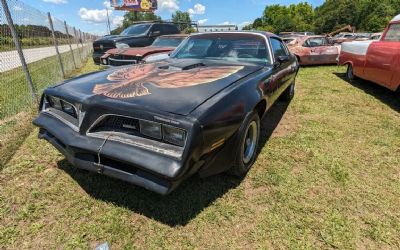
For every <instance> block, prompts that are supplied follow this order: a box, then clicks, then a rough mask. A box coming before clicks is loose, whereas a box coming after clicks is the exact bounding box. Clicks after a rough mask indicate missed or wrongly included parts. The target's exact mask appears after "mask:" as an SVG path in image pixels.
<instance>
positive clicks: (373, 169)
mask: <svg viewBox="0 0 400 250" xmlns="http://www.w3.org/2000/svg"><path fill="white" fill-rule="evenodd" d="M344 71H345V69H344V68H342V67H340V68H338V67H336V66H324V67H307V68H302V69H301V70H300V72H299V76H298V79H297V95H296V97H295V98H294V100H293V101H292V102H291V103H290V104H287V103H284V102H279V103H277V104H276V105H275V106H274V107H273V108H272V109H271V111H269V112H268V114H267V116H266V117H265V118H264V119H263V121H262V124H263V128H262V137H261V144H262V145H261V150H260V154H259V156H258V159H257V161H256V163H255V165H254V167H253V168H252V170H251V171H250V172H249V174H248V175H247V176H246V177H245V178H243V179H237V178H233V177H230V176H227V175H218V176H215V177H210V178H207V179H199V178H197V177H194V178H192V179H191V180H189V181H187V182H185V183H184V184H183V185H182V186H181V187H179V189H178V190H176V191H175V192H174V193H172V194H171V195H169V196H166V197H161V196H159V195H157V194H154V193H151V192H149V191H146V190H144V189H142V188H139V187H134V186H132V185H129V184H126V183H123V182H121V181H117V180H113V179H111V178H108V177H104V176H100V175H97V174H92V173H87V172H84V171H80V170H77V169H75V168H74V167H72V166H71V165H70V164H69V163H68V162H66V161H65V159H64V157H62V156H61V155H60V154H59V153H58V152H57V151H56V150H55V149H54V148H53V147H52V146H50V145H49V144H48V143H46V142H44V141H39V140H38V139H37V138H36V135H37V130H35V131H34V132H33V133H32V134H31V135H30V136H29V137H28V139H27V140H25V142H24V143H23V145H22V146H21V147H20V148H19V150H18V151H17V153H16V154H15V155H14V157H13V158H12V159H11V161H10V162H9V163H8V164H7V166H6V167H5V168H4V169H3V170H2V171H1V172H0V190H1V192H0V246H3V247H5V248H10V249H12V248H14V249H21V248H69V249H75V248H93V247H95V246H96V245H98V244H100V243H103V242H108V243H109V245H110V246H111V248H112V249H130V248H141V249H154V248H170V249H175V248H179V249H186V248H205V249H227V248H233V249H243V248H244V249H255V248H261V249H270V248H289V249H299V248H309V249H313V248H323V249H331V248H339V249H360V248H361V249H364V248H371V249H384V248H386V249H390V248H392V249H398V248H400V209H399V207H400V182H399V179H400V127H399V124H400V113H399V112H400V101H399V99H398V98H397V97H396V96H395V95H394V94H393V93H391V92H390V91H388V90H386V89H383V88H381V87H379V86H376V85H374V84H371V83H368V82H365V81H356V82H352V83H349V82H347V81H345V80H343V73H344Z"/></svg>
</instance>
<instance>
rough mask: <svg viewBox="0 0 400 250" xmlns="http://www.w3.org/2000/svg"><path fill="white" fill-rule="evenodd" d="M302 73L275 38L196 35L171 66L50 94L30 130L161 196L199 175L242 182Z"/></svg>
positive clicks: (142, 68)
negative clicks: (276, 110) (267, 122)
mask: <svg viewBox="0 0 400 250" xmlns="http://www.w3.org/2000/svg"><path fill="white" fill-rule="evenodd" d="M298 69H299V65H298V62H297V60H296V57H295V56H294V55H293V54H291V53H290V52H289V50H288V48H287V47H286V45H285V44H284V43H283V41H282V40H281V38H279V37H278V36H276V35H273V34H271V33H265V32H262V33H261V32H259V33H258V32H225V33H217V32H216V33H203V34H195V35H192V36H190V37H189V38H188V39H186V40H185V41H184V42H183V43H182V44H181V45H180V46H179V47H178V48H177V49H176V50H175V51H174V52H173V53H172V54H171V57H170V58H169V59H167V60H164V61H161V62H157V63H151V64H138V65H130V66H127V67H122V68H121V67H118V68H111V69H110V70H107V71H101V72H96V73H91V74H88V75H84V76H81V77H79V78H76V79H72V80H68V81H66V82H64V83H62V84H60V85H58V86H55V87H51V88H48V89H46V90H45V91H44V94H43V96H42V99H41V104H40V114H39V116H38V117H37V118H36V119H35V121H34V124H35V125H36V126H38V127H39V128H40V130H39V137H40V138H42V139H46V140H47V141H49V142H50V143H51V144H52V145H54V146H55V147H56V148H57V149H58V150H59V151H60V152H61V153H62V154H64V155H65V156H66V158H67V159H68V161H69V162H70V163H71V164H73V165H74V166H76V167H78V168H82V169H86V170H89V171H93V172H96V173H99V174H104V175H107V176H110V177H114V178H117V179H120V180H124V181H127V182H129V183H132V184H135V185H139V186H141V187H144V188H146V189H148V190H151V191H154V192H157V193H160V194H164V195H165V194H168V193H170V192H171V191H173V190H174V189H175V188H176V187H177V186H178V185H179V184H180V183H181V182H182V181H184V180H186V179H187V178H189V177H190V176H192V175H194V174H199V175H200V176H201V177H206V176H210V175H215V174H218V173H222V172H225V171H229V172H230V173H231V174H234V175H237V176H244V175H245V174H246V173H247V172H248V171H249V169H250V168H251V166H252V165H253V163H254V162H255V160H256V157H257V148H258V144H259V141H260V140H259V137H260V120H261V119H262V117H263V116H264V114H266V112H267V110H269V109H270V108H271V107H273V104H274V103H275V102H276V100H278V98H279V97H281V98H282V99H283V100H287V101H290V100H291V99H292V97H293V95H294V91H295V78H296V75H297V72H298Z"/></svg>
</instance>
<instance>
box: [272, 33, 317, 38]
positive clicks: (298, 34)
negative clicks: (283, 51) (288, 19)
mask: <svg viewBox="0 0 400 250" xmlns="http://www.w3.org/2000/svg"><path fill="white" fill-rule="evenodd" d="M313 35H315V34H314V32H308V31H305V32H281V33H279V36H280V37H281V38H287V37H295V36H313Z"/></svg>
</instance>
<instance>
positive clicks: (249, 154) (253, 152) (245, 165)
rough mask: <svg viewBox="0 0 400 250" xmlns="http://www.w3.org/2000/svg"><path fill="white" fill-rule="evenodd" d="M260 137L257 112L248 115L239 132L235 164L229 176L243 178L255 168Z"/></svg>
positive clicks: (229, 171)
mask: <svg viewBox="0 0 400 250" xmlns="http://www.w3.org/2000/svg"><path fill="white" fill-rule="evenodd" d="M259 137H260V117H259V116H258V114H257V113H256V112H254V111H253V112H251V113H250V114H249V115H247V117H246V119H245V120H244V122H243V124H242V126H241V127H240V129H239V132H238V143H237V145H238V146H237V148H236V152H235V156H236V159H235V163H234V165H233V166H232V168H231V169H229V170H228V173H229V174H232V175H235V176H238V177H241V176H244V175H246V174H247V172H248V171H249V170H250V168H251V167H252V166H253V164H254V162H255V160H256V157H257V151H258V142H259Z"/></svg>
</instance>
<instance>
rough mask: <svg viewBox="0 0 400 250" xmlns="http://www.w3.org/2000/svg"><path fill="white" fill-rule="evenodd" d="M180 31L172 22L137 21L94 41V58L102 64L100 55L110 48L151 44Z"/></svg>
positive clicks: (97, 62)
mask: <svg viewBox="0 0 400 250" xmlns="http://www.w3.org/2000/svg"><path fill="white" fill-rule="evenodd" d="M179 33H180V31H179V29H178V27H177V26H176V25H175V24H172V23H160V22H144V23H136V24H134V25H132V26H130V27H128V28H127V29H125V30H124V31H122V33H121V34H120V35H114V36H104V37H102V38H100V39H98V40H96V41H94V43H93V50H94V52H93V60H94V62H95V63H96V64H100V57H102V56H103V55H104V54H105V53H106V52H107V51H108V50H110V49H114V48H118V49H126V48H129V47H145V46H150V45H151V44H152V43H153V42H154V40H155V39H156V38H157V37H159V36H162V35H172V34H179Z"/></svg>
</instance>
